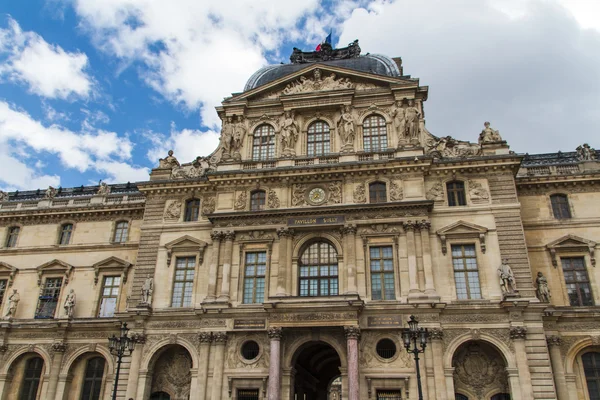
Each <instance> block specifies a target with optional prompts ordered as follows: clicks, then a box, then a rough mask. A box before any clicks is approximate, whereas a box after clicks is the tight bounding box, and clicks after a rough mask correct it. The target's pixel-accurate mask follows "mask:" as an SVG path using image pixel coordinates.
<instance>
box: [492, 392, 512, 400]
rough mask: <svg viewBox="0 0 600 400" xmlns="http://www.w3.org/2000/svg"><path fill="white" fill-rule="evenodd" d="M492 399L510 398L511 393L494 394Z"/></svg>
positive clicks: (504, 399) (502, 399) (508, 399)
mask: <svg viewBox="0 0 600 400" xmlns="http://www.w3.org/2000/svg"><path fill="white" fill-rule="evenodd" d="M491 400H510V394H508V393H498V394H495V395H493V396H492V398H491Z"/></svg>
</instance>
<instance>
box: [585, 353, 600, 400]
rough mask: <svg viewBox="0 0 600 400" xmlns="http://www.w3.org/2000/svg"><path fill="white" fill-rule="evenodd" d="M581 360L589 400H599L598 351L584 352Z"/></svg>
mask: <svg viewBox="0 0 600 400" xmlns="http://www.w3.org/2000/svg"><path fill="white" fill-rule="evenodd" d="M581 361H582V362H583V372H584V374H585V380H586V382H587V388H588V394H589V395H590V400H600V353H599V352H592V353H585V354H584V355H583V356H581Z"/></svg>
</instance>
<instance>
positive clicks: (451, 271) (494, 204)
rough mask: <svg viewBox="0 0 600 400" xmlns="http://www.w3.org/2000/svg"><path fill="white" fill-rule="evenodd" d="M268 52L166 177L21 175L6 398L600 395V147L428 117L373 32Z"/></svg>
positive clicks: (1, 398) (1, 207)
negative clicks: (532, 144) (370, 42)
mask: <svg viewBox="0 0 600 400" xmlns="http://www.w3.org/2000/svg"><path fill="white" fill-rule="evenodd" d="M291 60H292V62H291V63H290V64H282V65H272V66H268V67H265V68H263V69H261V70H259V71H257V72H256V73H255V74H254V75H253V76H252V77H251V78H250V79H249V81H248V83H247V85H246V87H245V88H244V91H243V92H242V93H236V94H233V95H232V96H231V97H228V98H226V99H225V100H224V101H223V103H222V105H221V106H220V107H218V109H217V111H218V113H219V116H220V117H221V119H222V120H223V128H222V135H221V142H220V145H219V147H218V148H217V149H216V150H215V151H214V152H213V153H212V154H211V155H210V156H209V157H198V158H197V159H196V160H193V161H192V162H189V163H183V164H181V163H180V162H179V161H178V160H177V159H176V158H175V155H173V153H172V152H170V153H169V154H168V155H167V156H165V158H164V159H161V160H160V162H159V166H158V167H157V168H155V169H153V170H152V173H151V175H150V178H149V180H148V181H147V182H139V183H137V184H135V185H134V184H126V185H125V184H123V185H104V184H103V185H101V186H100V187H83V186H82V187H80V188H72V189H61V188H58V189H55V188H48V189H47V190H45V191H44V190H42V191H40V190H37V191H27V192H15V193H3V192H0V244H1V246H2V247H1V249H0V301H1V312H2V318H3V319H2V321H1V322H0V400H7V399H51V400H53V399H60V400H63V399H109V398H111V395H112V390H113V387H114V384H115V382H114V380H115V376H116V363H115V360H114V357H113V356H111V354H110V352H109V348H108V341H107V338H108V336H110V335H112V334H114V333H117V332H118V328H119V326H120V322H127V323H128V325H129V327H130V328H131V331H130V334H131V335H133V337H134V338H135V340H136V347H135V349H134V351H133V353H132V354H131V355H126V357H125V358H124V362H123V365H122V368H121V371H120V376H119V381H118V393H117V398H119V399H130V398H133V399H136V400H137V399H143V400H146V399H174V400H180V399H194V400H199V399H202V400H204V399H207V400H208V399H211V400H219V399H237V400H252V399H266V398H268V399H286V400H288V399H290V400H312V399H317V400H333V399H335V400H339V399H351V400H358V399H416V398H417V378H416V371H415V362H414V359H413V358H412V356H409V355H408V353H407V352H406V351H405V349H404V348H403V344H402V340H401V338H400V329H401V328H403V327H406V321H407V320H408V318H409V316H410V315H415V316H416V317H417V319H418V320H419V323H420V326H422V327H425V328H428V330H429V339H428V340H429V342H428V344H427V347H426V349H425V352H424V354H422V356H421V357H422V358H421V361H422V362H421V368H420V371H421V378H422V387H423V392H424V398H425V399H431V400H433V399H436V400H443V399H447V400H452V399H460V400H464V399H469V400H474V399H486V400H489V399H492V400H501V399H514V400H528V399H558V400H575V399H577V400H584V399H585V400H594V399H596V400H597V399H599V398H600V397H599V396H600V394H599V387H600V321H599V315H600V312H599V308H598V307H597V306H596V305H597V304H600V292H599V290H598V285H597V281H598V280H600V272H599V271H600V270H599V269H598V268H597V267H596V253H595V252H596V247H597V241H599V240H600V224H599V222H600V210H599V208H598V206H597V204H598V200H599V199H600V183H599V178H600V175H599V172H600V163H599V162H598V161H597V159H596V156H597V155H596V151H595V150H594V149H591V148H590V147H589V146H587V145H584V146H580V147H579V148H578V149H577V151H576V152H568V153H558V154H541V155H525V156H523V155H519V154H515V153H513V152H511V151H510V150H509V147H508V145H507V143H506V142H504V141H503V140H502V138H501V136H500V134H499V132H498V131H496V130H494V129H492V128H491V127H490V125H489V123H486V124H485V127H484V128H485V129H484V130H483V131H482V132H481V133H480V134H479V137H477V134H473V135H472V138H471V139H474V140H473V142H468V141H460V140H456V139H454V138H452V137H449V136H445V137H442V136H440V137H437V136H434V135H433V134H431V133H430V132H429V131H428V130H427V128H426V125H425V118H424V117H425V112H424V103H425V101H426V100H427V95H428V88H427V87H426V86H420V84H419V80H418V79H415V78H411V77H410V76H406V75H404V74H403V70H402V64H401V60H400V59H399V58H395V59H391V58H388V57H386V56H381V55H364V56H361V55H360V48H359V47H358V42H354V43H352V44H351V45H350V46H349V47H347V48H345V49H336V50H334V49H331V48H329V47H325V48H324V49H323V50H322V51H321V52H320V53H302V52H300V51H299V50H297V49H295V50H294V52H293V54H292V58H291Z"/></svg>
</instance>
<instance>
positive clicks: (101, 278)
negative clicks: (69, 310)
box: [94, 272, 125, 319]
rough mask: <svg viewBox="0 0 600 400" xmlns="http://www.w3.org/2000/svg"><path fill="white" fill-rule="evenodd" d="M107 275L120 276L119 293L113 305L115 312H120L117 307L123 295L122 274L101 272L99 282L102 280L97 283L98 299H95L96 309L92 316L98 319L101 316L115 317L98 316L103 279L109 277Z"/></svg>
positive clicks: (102, 295) (102, 294)
mask: <svg viewBox="0 0 600 400" xmlns="http://www.w3.org/2000/svg"><path fill="white" fill-rule="evenodd" d="M109 277H114V278H121V283H120V284H119V295H118V296H117V301H116V306H115V314H117V313H119V312H120V307H119V303H120V302H121V299H122V297H121V296H122V295H123V289H124V288H125V285H124V282H123V276H122V275H117V274H111V273H110V272H107V273H103V274H102V275H100V282H102V283H101V284H100V285H98V288H99V290H98V301H96V309H95V312H94V318H98V319H103V318H115V317H114V315H113V316H112V317H101V316H100V308H101V306H102V299H103V298H104V293H103V291H104V281H105V278H109Z"/></svg>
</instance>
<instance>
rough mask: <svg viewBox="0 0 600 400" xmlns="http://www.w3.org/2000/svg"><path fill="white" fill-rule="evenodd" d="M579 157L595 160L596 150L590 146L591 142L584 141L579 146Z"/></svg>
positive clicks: (584, 159) (585, 159) (583, 159)
mask: <svg viewBox="0 0 600 400" xmlns="http://www.w3.org/2000/svg"><path fill="white" fill-rule="evenodd" d="M577 158H579V159H580V160H581V161H595V160H596V150H595V149H594V148H592V147H590V145H589V144H587V143H584V144H582V145H581V146H578V147H577Z"/></svg>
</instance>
